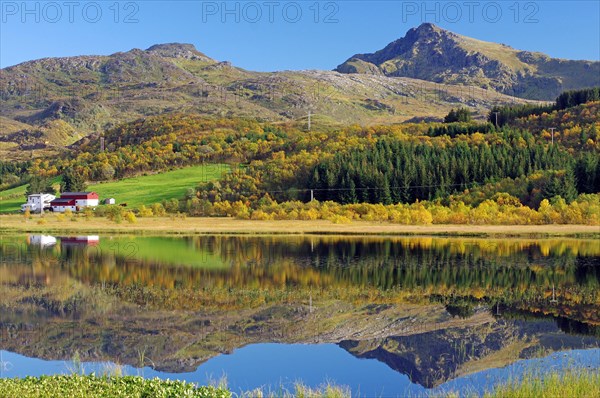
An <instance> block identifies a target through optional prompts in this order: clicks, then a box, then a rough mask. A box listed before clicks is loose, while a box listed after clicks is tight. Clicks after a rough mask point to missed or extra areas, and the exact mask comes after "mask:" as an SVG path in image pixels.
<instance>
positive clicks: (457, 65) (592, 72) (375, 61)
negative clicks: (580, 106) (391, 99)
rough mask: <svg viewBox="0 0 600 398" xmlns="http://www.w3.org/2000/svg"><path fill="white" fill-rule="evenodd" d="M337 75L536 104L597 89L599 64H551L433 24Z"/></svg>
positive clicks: (358, 57) (351, 60)
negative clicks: (472, 88)
mask: <svg viewBox="0 0 600 398" xmlns="http://www.w3.org/2000/svg"><path fill="white" fill-rule="evenodd" d="M335 70H336V71H338V72H340V73H349V74H353V73H358V74H361V73H363V74H364V73H366V74H379V75H384V76H392V77H412V78H417V79H423V80H428V81H433V82H438V83H447V84H466V85H476V86H480V87H484V88H493V89H495V90H498V91H500V92H502V93H504V94H509V95H514V96H517V97H521V98H527V99H535V100H552V99H553V98H555V97H556V96H557V95H559V94H560V92H562V91H565V90H572V89H580V88H586V87H593V86H597V85H599V84H600V62H598V61H587V60H564V59H559V58H551V57H549V56H548V55H546V54H543V53H541V52H533V51H523V50H517V49H514V48H512V47H510V46H508V45H506V44H498V43H492V42H486V41H483V40H478V39H474V38H471V37H467V36H463V35H459V34H457V33H454V32H450V31H447V30H444V29H442V28H440V27H438V26H436V25H434V24H431V23H424V24H421V25H420V26H419V27H417V28H412V29H410V30H409V31H408V32H407V33H406V35H405V36H404V37H402V38H400V39H397V40H395V41H392V42H391V43H389V44H388V45H387V46H385V47H384V48H383V49H381V50H378V51H375V52H373V53H362V54H355V55H354V56H352V57H350V58H349V59H348V60H346V61H345V62H344V63H342V64H340V65H339V66H338V67H337V68H336V69H335Z"/></svg>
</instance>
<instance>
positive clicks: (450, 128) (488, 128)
mask: <svg viewBox="0 0 600 398" xmlns="http://www.w3.org/2000/svg"><path fill="white" fill-rule="evenodd" d="M495 131H496V129H495V127H494V125H493V124H492V123H481V124H473V123H461V122H458V123H448V124H442V125H437V126H436V125H434V126H430V127H429V129H428V130H427V135H428V136H430V137H439V136H443V135H447V136H449V137H450V138H454V137H456V136H457V135H461V134H464V135H471V134H475V133H481V134H489V133H493V132H495Z"/></svg>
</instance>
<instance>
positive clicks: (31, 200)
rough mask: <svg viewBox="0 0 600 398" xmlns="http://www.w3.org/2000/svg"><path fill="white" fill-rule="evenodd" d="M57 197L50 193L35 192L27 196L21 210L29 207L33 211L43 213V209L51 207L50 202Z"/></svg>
mask: <svg viewBox="0 0 600 398" xmlns="http://www.w3.org/2000/svg"><path fill="white" fill-rule="evenodd" d="M54 199H56V196H54V195H51V194H49V193H34V194H32V195H29V196H27V203H25V204H23V205H21V211H25V210H26V209H29V211H30V212H32V213H41V212H42V210H44V209H48V208H50V202H52V201H53V200H54Z"/></svg>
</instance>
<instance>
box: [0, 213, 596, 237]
mask: <svg viewBox="0 0 600 398" xmlns="http://www.w3.org/2000/svg"><path fill="white" fill-rule="evenodd" d="M38 220H40V216H39V215H34V216H32V219H29V220H25V219H24V218H23V216H22V215H2V216H0V234H5V235H6V234H11V233H42V232H45V233H53V232H60V233H79V234H81V233H88V234H104V233H111V234H139V235H152V234H154V235H348V236H447V237H460V236H465V237H536V238H546V237H575V238H600V226H597V225H563V224H550V225H462V224H452V225H442V224H432V225H401V224H392V223H381V222H369V221H353V222H352V223H349V224H334V223H332V222H331V221H327V220H314V221H303V220H277V221H258V220H238V219H234V218H216V217H213V218H211V217H187V218H171V217H151V218H138V219H137V222H136V223H134V224H130V223H128V222H126V221H123V222H121V223H120V224H116V223H115V222H113V221H109V220H107V219H105V218H92V219H91V220H89V221H88V220H86V219H85V218H83V217H77V218H76V221H71V220H65V221H58V220H57V219H56V218H55V217H52V216H50V217H45V220H46V223H45V224H38V223H37V221H38Z"/></svg>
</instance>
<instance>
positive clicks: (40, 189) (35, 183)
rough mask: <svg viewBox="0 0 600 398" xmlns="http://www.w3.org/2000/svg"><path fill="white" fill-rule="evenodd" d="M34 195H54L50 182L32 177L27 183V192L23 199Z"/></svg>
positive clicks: (43, 178)
mask: <svg viewBox="0 0 600 398" xmlns="http://www.w3.org/2000/svg"><path fill="white" fill-rule="evenodd" d="M35 193H50V194H54V187H53V186H52V184H51V183H50V180H49V179H47V178H45V177H39V176H33V177H31V180H30V181H29V185H28V186H27V190H26V191H25V197H27V196H29V195H33V194H35Z"/></svg>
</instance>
